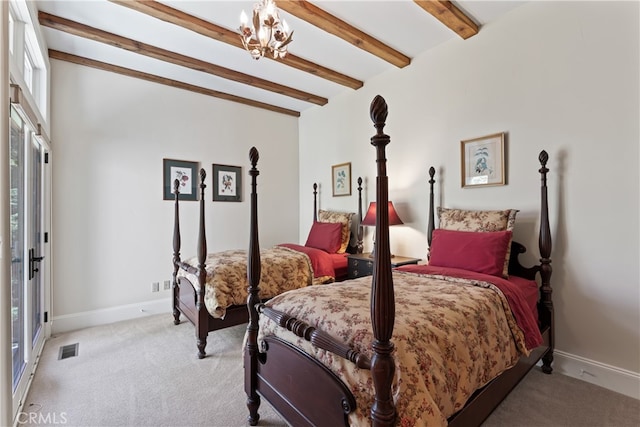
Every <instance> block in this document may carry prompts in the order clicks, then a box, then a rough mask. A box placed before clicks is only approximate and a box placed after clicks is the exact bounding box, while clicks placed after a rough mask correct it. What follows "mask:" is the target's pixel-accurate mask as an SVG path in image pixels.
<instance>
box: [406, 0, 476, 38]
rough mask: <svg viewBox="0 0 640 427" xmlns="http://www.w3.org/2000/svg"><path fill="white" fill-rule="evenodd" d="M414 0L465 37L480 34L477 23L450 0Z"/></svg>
mask: <svg viewBox="0 0 640 427" xmlns="http://www.w3.org/2000/svg"><path fill="white" fill-rule="evenodd" d="M413 1H414V2H415V3H416V4H417V5H418V6H420V7H421V8H423V9H424V10H426V11H427V12H429V13H430V14H431V15H433V16H434V17H435V18H436V19H437V20H438V21H440V22H442V23H443V24H444V25H446V26H447V27H449V28H450V29H451V30H453V31H454V32H455V33H456V34H458V35H459V36H460V37H462V38H463V39H465V40H466V39H468V38H469V37H471V36H475V35H476V34H478V26H477V25H476V23H475V22H473V21H472V20H471V18H469V17H468V16H467V15H465V14H464V12H462V11H461V10H460V9H458V8H457V7H456V6H455V5H454V4H453V3H451V2H450V1H449V0H413Z"/></svg>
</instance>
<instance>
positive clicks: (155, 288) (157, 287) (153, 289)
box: [151, 282, 160, 292]
mask: <svg viewBox="0 0 640 427" xmlns="http://www.w3.org/2000/svg"><path fill="white" fill-rule="evenodd" d="M151 292H160V282H153V283H152V284H151Z"/></svg>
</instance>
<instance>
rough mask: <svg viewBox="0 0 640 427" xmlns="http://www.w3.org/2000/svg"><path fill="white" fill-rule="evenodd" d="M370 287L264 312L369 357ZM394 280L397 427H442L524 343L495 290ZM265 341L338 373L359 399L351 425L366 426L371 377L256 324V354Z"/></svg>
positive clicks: (317, 291) (265, 322)
mask: <svg viewBox="0 0 640 427" xmlns="http://www.w3.org/2000/svg"><path fill="white" fill-rule="evenodd" d="M371 280H372V278H371V277H363V278H360V279H356V280H352V281H348V282H342V283H335V284H331V285H326V286H313V287H310V288H306V289H301V290H298V291H295V292H289V293H285V294H282V295H279V296H277V297H275V298H274V299H272V300H271V301H270V302H269V303H267V305H269V306H272V307H273V308H275V309H276V310H281V311H285V312H287V313H288V314H290V315H292V316H294V317H297V318H299V319H301V320H304V321H305V322H308V323H309V324H311V325H312V326H316V327H318V328H319V329H322V330H324V331H325V332H327V333H329V334H330V335H332V336H334V337H336V338H339V339H341V340H342V341H344V342H345V343H348V344H349V345H351V347H352V348H354V349H356V350H358V351H361V352H364V353H365V354H367V355H368V356H369V357H371V356H372V352H371V350H370V349H371V343H372V341H373V334H372V330H371V315H370V288H371ZM393 280H394V286H395V301H396V320H395V329H394V333H393V338H392V341H393V343H394V344H395V348H396V350H395V352H394V357H395V361H396V372H395V379H394V386H393V392H394V399H395V402H396V407H397V411H398V414H399V415H398V416H399V419H398V425H400V426H430V427H432V426H445V425H446V424H447V418H448V417H449V416H451V415H453V414H454V413H455V412H457V411H458V410H459V409H461V408H462V406H463V405H464V404H465V402H466V401H467V399H468V398H469V396H470V395H471V394H472V393H473V392H474V390H476V389H477V388H479V387H481V386H483V385H485V384H486V383H487V382H489V381H490V380H491V379H493V378H494V377H495V376H497V375H498V374H500V373H501V372H502V371H504V370H505V369H507V368H509V367H511V366H513V365H514V364H515V363H516V361H517V360H518V358H519V356H520V355H521V354H528V351H527V349H526V347H525V341H524V335H523V333H522V330H521V329H520V328H519V327H518V325H517V324H516V321H515V319H514V317H513V315H512V313H511V311H510V309H509V306H508V302H507V300H506V299H505V297H504V295H503V294H502V292H500V290H499V289H497V288H496V287H495V286H494V285H492V284H489V283H486V282H477V281H476V282H471V281H468V280H466V279H457V278H451V277H436V276H423V275H416V274H410V273H402V272H394V273H393ZM267 335H277V336H278V337H280V338H282V339H284V340H286V341H289V342H291V343H294V344H295V345H296V346H298V347H301V348H302V349H303V350H304V351H305V352H307V353H308V354H311V355H313V356H314V357H316V358H317V359H319V360H320V361H321V362H322V363H323V364H325V365H326V366H327V367H329V368H330V369H331V370H332V371H333V372H335V373H336V374H337V375H338V376H339V377H340V379H341V380H342V381H343V382H345V384H347V385H348V386H349V388H350V389H351V390H352V392H353V394H354V396H355V398H356V402H357V409H356V411H354V413H352V414H351V416H350V422H351V424H352V425H362V426H368V425H370V420H369V413H370V408H371V402H372V400H373V399H372V396H373V386H372V380H371V376H370V372H369V371H368V370H361V369H358V368H356V367H355V366H354V365H353V364H352V363H350V362H348V361H346V360H344V359H342V358H340V357H337V356H335V355H333V354H331V353H329V352H326V351H324V350H319V349H316V348H314V347H313V346H312V345H311V344H310V343H308V342H306V341H304V340H303V339H301V338H298V337H297V336H295V335H294V334H293V333H291V332H289V331H287V330H285V329H282V328H279V327H277V325H276V324H275V323H274V322H272V321H271V320H269V319H268V318H266V316H260V333H259V343H260V345H261V346H262V343H263V341H262V340H263V338H264V337H265V336H267ZM261 348H262V347H261Z"/></svg>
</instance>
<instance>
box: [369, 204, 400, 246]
mask: <svg viewBox="0 0 640 427" xmlns="http://www.w3.org/2000/svg"><path fill="white" fill-rule="evenodd" d="M388 206H389V225H400V224H404V222H402V220H401V219H400V217H399V216H398V213H397V212H396V208H394V207H393V202H389V205H388ZM360 225H365V226H369V227H375V226H376V202H371V203H369V209H367V214H366V215H365V216H364V218H363V219H362V222H361V223H360ZM375 253H376V236H375V233H374V235H373V250H372V251H371V254H370V255H369V257H370V258H373V256H374V255H375ZM391 257H393V255H391Z"/></svg>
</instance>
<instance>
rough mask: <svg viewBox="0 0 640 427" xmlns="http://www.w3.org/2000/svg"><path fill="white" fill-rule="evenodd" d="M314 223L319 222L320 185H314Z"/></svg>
mask: <svg viewBox="0 0 640 427" xmlns="http://www.w3.org/2000/svg"><path fill="white" fill-rule="evenodd" d="M313 222H318V184H316V183H315V182H314V183H313Z"/></svg>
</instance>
